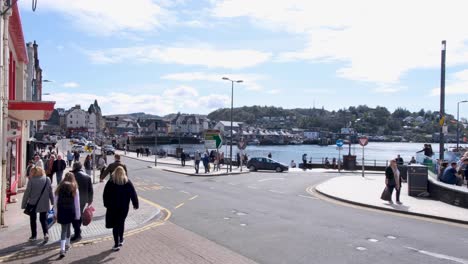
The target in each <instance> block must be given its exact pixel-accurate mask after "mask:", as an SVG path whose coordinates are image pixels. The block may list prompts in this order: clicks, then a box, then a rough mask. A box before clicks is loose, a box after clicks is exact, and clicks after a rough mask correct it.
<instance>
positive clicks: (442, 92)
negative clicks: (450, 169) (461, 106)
mask: <svg viewBox="0 0 468 264" xmlns="http://www.w3.org/2000/svg"><path fill="white" fill-rule="evenodd" d="M446 44H447V42H446V41H445V40H442V50H441V62H440V64H441V65H440V66H441V67H440V119H441V120H445V50H446ZM444 141H445V140H444V123H443V122H442V121H441V122H440V137H439V159H440V160H444Z"/></svg>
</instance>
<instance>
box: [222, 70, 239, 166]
mask: <svg viewBox="0 0 468 264" xmlns="http://www.w3.org/2000/svg"><path fill="white" fill-rule="evenodd" d="M223 80H226V81H230V82H231V136H230V138H231V140H230V142H229V143H230V146H229V171H231V172H232V110H233V106H234V83H235V82H236V83H241V82H243V81H242V80H231V79H229V78H228V77H223Z"/></svg>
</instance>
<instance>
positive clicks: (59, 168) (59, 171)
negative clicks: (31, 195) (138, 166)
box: [52, 155, 67, 185]
mask: <svg viewBox="0 0 468 264" xmlns="http://www.w3.org/2000/svg"><path fill="white" fill-rule="evenodd" d="M66 168H67V163H66V162H65V161H64V160H63V159H62V155H58V156H57V160H55V161H54V164H53V165H52V173H55V177H56V178H57V185H59V183H60V182H61V181H62V175H63V171H64V170H65V169H66Z"/></svg>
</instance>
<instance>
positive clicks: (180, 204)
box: [174, 203, 184, 209]
mask: <svg viewBox="0 0 468 264" xmlns="http://www.w3.org/2000/svg"><path fill="white" fill-rule="evenodd" d="M182 205H184V203H180V204H179V205H177V206H176V207H174V208H175V209H177V208H179V207H181V206H182Z"/></svg>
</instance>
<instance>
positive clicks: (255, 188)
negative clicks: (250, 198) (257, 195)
mask: <svg viewBox="0 0 468 264" xmlns="http://www.w3.org/2000/svg"><path fill="white" fill-rule="evenodd" d="M247 188H249V189H254V190H257V189H258V188H257V187H255V186H251V185H249V186H247Z"/></svg>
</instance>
